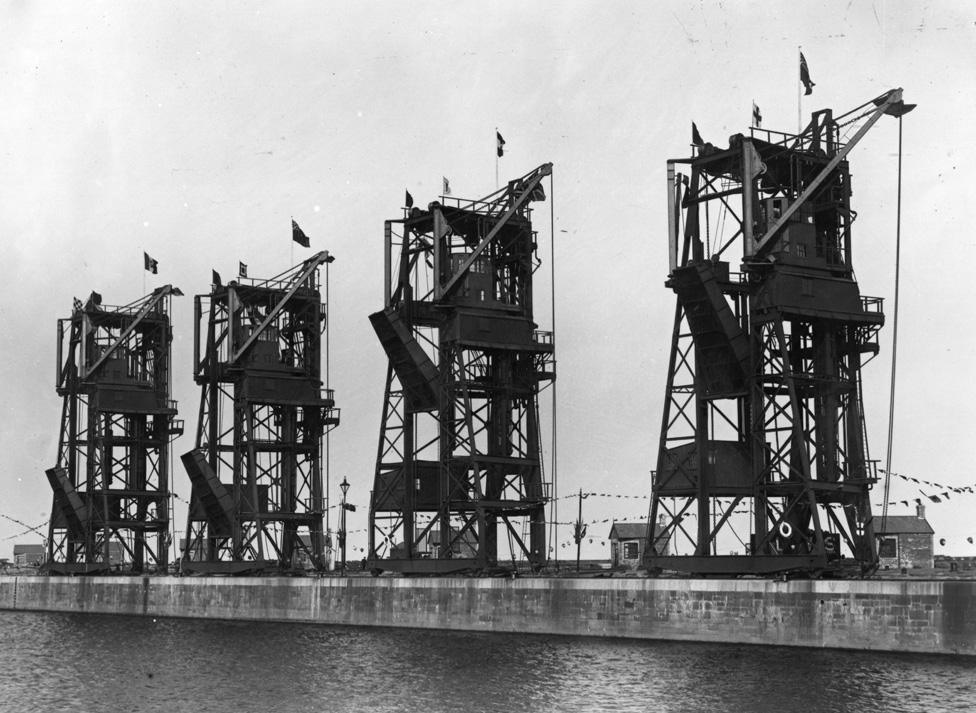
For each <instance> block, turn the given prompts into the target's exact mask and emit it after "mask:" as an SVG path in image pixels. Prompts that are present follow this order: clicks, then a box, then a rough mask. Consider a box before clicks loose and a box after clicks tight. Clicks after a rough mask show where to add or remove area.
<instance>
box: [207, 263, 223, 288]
mask: <svg viewBox="0 0 976 713" xmlns="http://www.w3.org/2000/svg"><path fill="white" fill-rule="evenodd" d="M210 272H211V273H213V274H212V275H211V277H210V282H211V283H212V284H214V285H216V286H217V287H220V286H221V284H223V283H221V281H220V273H219V272H217V271H216V270H214V269H213V268H210Z"/></svg>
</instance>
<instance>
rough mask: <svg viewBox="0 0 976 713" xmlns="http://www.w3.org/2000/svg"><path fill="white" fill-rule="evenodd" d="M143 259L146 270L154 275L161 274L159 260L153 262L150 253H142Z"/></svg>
mask: <svg viewBox="0 0 976 713" xmlns="http://www.w3.org/2000/svg"><path fill="white" fill-rule="evenodd" d="M142 259H143V264H144V265H145V268H146V270H147V271H148V272H151V273H152V274H154V275H158V274H159V261H158V260H153V259H152V258H151V257H149V253H147V252H143V253H142Z"/></svg>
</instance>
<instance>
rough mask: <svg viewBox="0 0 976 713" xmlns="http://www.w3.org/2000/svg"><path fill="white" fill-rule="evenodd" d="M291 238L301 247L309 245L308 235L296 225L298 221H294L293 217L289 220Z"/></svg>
mask: <svg viewBox="0 0 976 713" xmlns="http://www.w3.org/2000/svg"><path fill="white" fill-rule="evenodd" d="M291 239H292V240H294V241H295V242H296V243H298V244H299V245H301V246H302V247H303V248H308V247H311V243H310V242H309V240H308V236H307V235H305V233H304V232H303V231H302V229H301V228H300V227H298V223H296V222H295V220H294V218H293V219H292V221H291Z"/></svg>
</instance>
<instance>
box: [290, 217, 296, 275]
mask: <svg viewBox="0 0 976 713" xmlns="http://www.w3.org/2000/svg"><path fill="white" fill-rule="evenodd" d="M291 221H292V225H294V223H295V216H292V217H291ZM288 245H289V246H290V247H291V252H290V253H289V255H290V256H291V257H289V262H288V267H291V266H292V265H294V264H295V228H294V227H293V228H292V235H291V240H289V241H288Z"/></svg>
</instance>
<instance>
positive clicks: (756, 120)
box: [752, 102, 762, 129]
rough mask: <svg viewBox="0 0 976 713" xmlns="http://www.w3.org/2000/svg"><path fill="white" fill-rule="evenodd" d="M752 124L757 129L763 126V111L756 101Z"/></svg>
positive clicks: (753, 106) (753, 108)
mask: <svg viewBox="0 0 976 713" xmlns="http://www.w3.org/2000/svg"><path fill="white" fill-rule="evenodd" d="M752 125H753V126H755V127H756V128H757V129H758V128H759V127H760V126H762V112H761V111H759V107H758V106H756V102H753V103H752Z"/></svg>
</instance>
